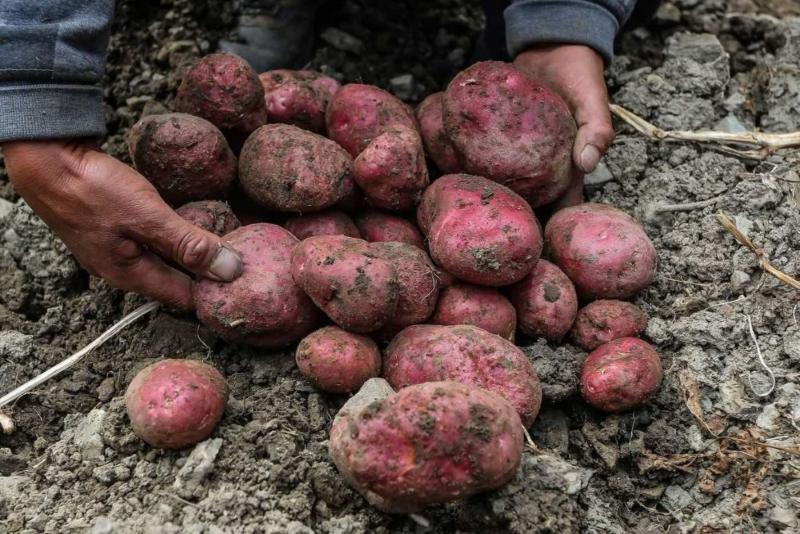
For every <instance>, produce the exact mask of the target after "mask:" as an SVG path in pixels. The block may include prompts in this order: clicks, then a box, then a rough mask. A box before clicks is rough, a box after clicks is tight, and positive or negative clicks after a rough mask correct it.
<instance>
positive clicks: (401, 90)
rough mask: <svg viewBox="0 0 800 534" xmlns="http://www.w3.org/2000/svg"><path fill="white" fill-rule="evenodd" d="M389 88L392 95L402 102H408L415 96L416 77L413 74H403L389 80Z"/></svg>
mask: <svg viewBox="0 0 800 534" xmlns="http://www.w3.org/2000/svg"><path fill="white" fill-rule="evenodd" d="M389 87H391V89H392V93H394V94H395V96H396V97H397V98H399V99H400V100H408V99H410V98H411V97H412V96H413V94H414V76H413V75H412V74H401V75H400V76H395V77H394V78H392V79H391V80H389Z"/></svg>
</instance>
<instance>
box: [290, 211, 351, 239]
mask: <svg viewBox="0 0 800 534" xmlns="http://www.w3.org/2000/svg"><path fill="white" fill-rule="evenodd" d="M283 226H284V227H285V228H286V229H287V230H289V231H290V232H291V233H292V234H294V236H295V237H296V238H297V239H299V240H300V241H302V240H303V239H306V238H307V237H313V236H315V235H346V236H348V237H355V238H358V239H360V238H361V233H360V232H359V231H358V228H357V227H356V224H355V223H354V222H353V219H351V218H350V217H348V216H347V214H346V213H343V212H341V211H338V210H327V211H319V212H317V213H307V214H306V215H301V216H299V217H292V218H290V219H287V221H286V222H285V223H284V225H283Z"/></svg>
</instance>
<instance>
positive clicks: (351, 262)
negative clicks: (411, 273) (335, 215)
mask: <svg viewBox="0 0 800 534" xmlns="http://www.w3.org/2000/svg"><path fill="white" fill-rule="evenodd" d="M292 277H293V278H294V281H295V283H296V284H297V285H298V286H300V287H301V288H303V291H305V292H306V294H307V295H308V296H309V297H311V299H312V300H313V301H314V303H315V304H316V305H317V306H319V308H321V309H322V311H324V312H325V313H326V314H327V316H328V317H330V318H331V320H333V322H335V323H336V324H337V325H339V326H341V327H342V328H344V329H345V330H350V331H353V332H358V333H365V332H373V331H375V330H379V329H380V328H382V327H383V326H385V325H386V324H388V323H389V321H391V320H392V318H393V317H394V315H395V312H396V310H397V303H398V300H399V286H398V281H397V272H396V271H395V268H394V266H393V265H392V264H391V263H390V262H389V261H387V260H385V259H383V258H381V257H380V254H379V253H378V252H377V251H376V250H375V249H374V248H372V246H371V245H370V243H367V242H366V241H363V240H361V239H353V238H351V237H345V236H316V237H309V238H308V239H305V240H304V241H301V242H300V244H298V245H297V246H296V247H295V249H294V251H293V253H292Z"/></svg>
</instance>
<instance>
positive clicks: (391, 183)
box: [353, 126, 430, 211]
mask: <svg viewBox="0 0 800 534" xmlns="http://www.w3.org/2000/svg"><path fill="white" fill-rule="evenodd" d="M353 178H354V179H355V181H356V183H357V184H358V186H359V188H361V190H362V191H363V192H364V196H366V197H367V201H368V202H369V203H370V204H371V205H372V206H374V207H376V208H381V209H386V210H392V211H406V210H410V209H413V208H414V207H415V206H416V205H417V203H418V202H419V198H420V196H422V192H423V191H424V190H425V188H426V187H428V184H429V183H430V181H429V179H428V167H427V165H425V151H424V150H423V148H422V140H421V139H420V137H419V134H418V133H417V132H416V131H415V130H411V129H409V128H403V127H399V126H398V127H396V128H392V129H390V130H386V131H385V132H383V133H381V134H380V135H378V136H377V137H376V138H375V139H373V140H372V142H371V143H370V144H369V145H367V147H366V148H365V149H364V150H363V151H362V152H361V153H360V154H359V155H358V157H357V158H356V159H355V162H354V163H353Z"/></svg>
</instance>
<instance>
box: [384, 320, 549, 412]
mask: <svg viewBox="0 0 800 534" xmlns="http://www.w3.org/2000/svg"><path fill="white" fill-rule="evenodd" d="M383 377H384V378H385V379H386V380H387V381H388V382H389V384H391V385H392V387H393V388H394V389H396V390H398V389H401V388H404V387H408V386H410V385H413V384H420V383H422V382H431V381H436V380H454V381H456V382H460V383H462V384H471V385H473V386H477V387H481V388H484V389H487V390H489V391H493V392H495V393H497V394H498V395H501V396H502V397H504V398H505V399H507V400H508V401H509V402H510V403H511V405H512V406H514V408H515V409H516V410H517V412H518V413H519V416H520V419H521V420H522V422H523V424H524V425H525V426H530V424H531V423H533V421H534V420H535V419H536V415H537V414H538V413H539V408H540V406H541V403H542V388H541V386H540V384H539V377H538V376H537V375H536V371H534V369H533V366H532V365H531V363H530V361H528V358H527V357H526V356H525V354H523V352H522V351H521V350H520V349H519V348H518V347H517V346H515V345H514V344H513V343H511V342H510V341H508V340H507V339H503V338H501V337H500V336H496V335H494V334H490V333H489V332H487V331H486V330H483V329H481V328H478V327H476V326H469V325H458V326H439V325H415V326H409V327H408V328H406V329H405V330H403V331H402V332H400V333H399V334H397V336H396V337H395V338H394V339H393V340H392V342H391V343H390V344H389V346H388V347H387V348H386V351H385V352H384V361H383Z"/></svg>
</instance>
